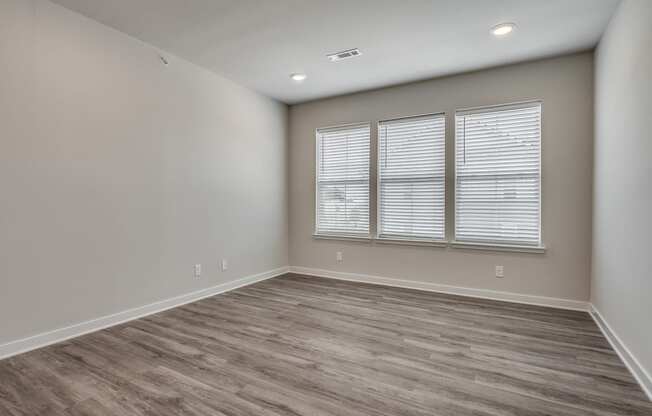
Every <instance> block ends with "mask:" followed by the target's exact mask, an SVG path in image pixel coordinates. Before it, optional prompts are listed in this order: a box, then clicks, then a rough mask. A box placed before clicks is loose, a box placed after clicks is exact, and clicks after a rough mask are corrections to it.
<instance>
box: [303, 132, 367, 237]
mask: <svg viewBox="0 0 652 416" xmlns="http://www.w3.org/2000/svg"><path fill="white" fill-rule="evenodd" d="M369 147H370V126H369V125H368V124H363V125H355V126H345V127H335V128H328V129H318V130H317V201H316V205H317V219H316V230H315V233H316V234H322V235H329V234H331V235H351V236H365V237H366V236H368V235H369Z"/></svg>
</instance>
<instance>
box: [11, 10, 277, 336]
mask: <svg viewBox="0 0 652 416" xmlns="http://www.w3.org/2000/svg"><path fill="white" fill-rule="evenodd" d="M167 59H168V61H169V65H168V66H165V65H163V64H162V62H161V60H160V59H159V56H158V54H157V52H156V50H154V49H153V48H151V47H149V46H148V45H145V44H143V43H141V42H139V41H137V40H135V39H133V38H130V37H128V36H126V35H124V34H121V33H119V32H117V31H115V30H113V29H109V28H107V27H105V26H102V25H100V24H99V23H96V22H94V21H92V20H89V19H87V18H84V17H82V16H80V15H78V14H75V13H73V12H70V11H68V10H66V9H64V8H62V7H61V6H57V5H54V4H52V3H49V2H47V1H42V0H2V1H0V191H1V192H0V198H1V202H0V344H3V343H7V342H9V341H12V340H16V339H20V338H23V337H28V336H31V335H34V334H37V333H41V332H44V331H49V330H52V329H56V328H59V327H63V326H67V325H70V324H74V323H78V322H81V321H85V320H89V319H93V318H97V317H99V316H104V315H107V314H111V313H115V312H119V311H123V310H125V309H128V308H133V307H138V306H141V305H145V304H149V303H151V302H155V301H157V300H161V299H166V298H170V297H173V296H176V295H180V294H184V293H188V292H193V291H196V290H200V289H202V288H206V287H211V286H215V285H218V284H220V283H224V282H228V281H231V280H234V279H237V278H241V277H244V276H248V275H251V274H255V273H260V272H263V271H267V270H271V269H275V268H277V267H280V266H286V265H287V264H288V255H287V229H288V224H287V163H286V155H287V134H286V133H287V107H286V106H285V105H282V104H280V103H278V102H275V101H273V100H271V99H268V98H265V97H262V96H260V95H258V94H256V93H254V92H252V91H250V90H248V89H245V88H243V87H241V86H238V85H236V84H234V83H233V82H231V81H228V80H226V79H223V78H221V77H219V76H217V75H215V74H213V73H211V72H209V71H206V70H204V69H201V68H198V67H196V66H194V65H192V64H190V63H188V62H185V61H183V60H180V59H177V58H175V57H174V56H167ZM222 258H225V259H228V263H229V268H228V270H226V271H220V270H219V268H218V264H219V260H220V259H222ZM197 263H200V264H202V265H203V270H202V276H201V278H195V277H194V275H193V272H194V270H193V266H194V264H197Z"/></svg>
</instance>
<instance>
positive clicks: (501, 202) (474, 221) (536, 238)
mask: <svg viewBox="0 0 652 416" xmlns="http://www.w3.org/2000/svg"><path fill="white" fill-rule="evenodd" d="M455 127H456V128H455V131H456V133H455V170H456V179H455V183H456V187H455V239H456V240H458V241H469V242H473V241H476V242H498V243H513V244H525V245H533V246H534V245H539V244H540V240H541V230H540V217H541V212H540V211H541V209H540V205H541V185H540V182H541V178H540V164H541V151H540V150H541V105H540V103H529V104H525V105H521V106H518V105H517V106H510V107H505V108H501V107H494V108H487V109H477V110H468V111H463V112H458V113H456V117H455Z"/></svg>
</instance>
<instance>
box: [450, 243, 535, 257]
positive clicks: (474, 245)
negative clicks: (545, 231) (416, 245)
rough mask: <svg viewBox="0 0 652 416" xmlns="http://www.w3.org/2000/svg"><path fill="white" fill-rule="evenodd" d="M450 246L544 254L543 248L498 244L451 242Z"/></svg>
mask: <svg viewBox="0 0 652 416" xmlns="http://www.w3.org/2000/svg"><path fill="white" fill-rule="evenodd" d="M450 246H451V247H453V248H465V249H469V250H488V251H512V252H516V253H535V254H541V253H545V252H546V247H545V246H519V245H512V244H500V243H473V242H468V241H451V242H450Z"/></svg>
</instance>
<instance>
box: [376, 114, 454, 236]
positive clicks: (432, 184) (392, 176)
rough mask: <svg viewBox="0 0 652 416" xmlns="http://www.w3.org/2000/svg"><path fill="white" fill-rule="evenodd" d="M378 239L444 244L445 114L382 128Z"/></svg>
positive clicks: (384, 123) (386, 124)
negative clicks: (440, 241)
mask: <svg viewBox="0 0 652 416" xmlns="http://www.w3.org/2000/svg"><path fill="white" fill-rule="evenodd" d="M378 156H379V157H378V192H379V199H378V211H379V224H378V237H379V238H398V239H428V240H442V241H443V240H444V239H445V235H444V222H445V221H444V205H445V195H444V186H445V185H444V184H445V118H444V115H443V114H437V115H429V116H422V117H411V118H404V119H398V120H390V121H382V122H380V123H379V125H378Z"/></svg>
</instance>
